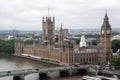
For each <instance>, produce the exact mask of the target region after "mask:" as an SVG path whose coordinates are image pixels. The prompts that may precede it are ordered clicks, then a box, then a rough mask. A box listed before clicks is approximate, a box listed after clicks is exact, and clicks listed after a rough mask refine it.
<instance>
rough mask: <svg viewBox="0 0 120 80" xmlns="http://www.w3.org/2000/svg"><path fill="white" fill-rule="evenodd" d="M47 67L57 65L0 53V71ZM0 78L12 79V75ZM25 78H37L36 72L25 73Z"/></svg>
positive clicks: (74, 79)
mask: <svg viewBox="0 0 120 80" xmlns="http://www.w3.org/2000/svg"><path fill="white" fill-rule="evenodd" d="M49 67H57V66H56V65H52V64H47V63H43V62H39V61H35V60H28V59H25V58H19V57H13V56H3V55H0V71H11V70H21V69H32V68H49ZM0 80H13V76H6V77H0ZM25 80H39V79H38V73H34V74H29V75H26V76H25ZM51 80H81V79H80V76H76V77H69V78H59V79H51Z"/></svg>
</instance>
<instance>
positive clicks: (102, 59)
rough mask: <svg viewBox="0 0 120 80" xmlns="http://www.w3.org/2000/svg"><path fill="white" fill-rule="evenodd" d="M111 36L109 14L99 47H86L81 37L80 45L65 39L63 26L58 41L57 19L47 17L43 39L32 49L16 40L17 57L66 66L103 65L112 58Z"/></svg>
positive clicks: (103, 27) (34, 43)
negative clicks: (23, 56)
mask: <svg viewBox="0 0 120 80" xmlns="http://www.w3.org/2000/svg"><path fill="white" fill-rule="evenodd" d="M111 36H112V28H111V25H110V24H109V18H108V16H107V13H105V17H104V19H103V24H102V26H101V31H100V43H99V45H97V46H86V42H85V38H84V36H82V37H81V41H80V45H78V44H76V42H75V41H71V40H67V39H65V38H64V33H63V27H62V24H61V26H60V30H59V33H58V38H57V39H56V38H55V17H50V16H47V17H46V18H44V17H43V18H42V38H41V39H40V40H34V41H33V45H32V47H31V46H26V45H25V44H24V41H23V40H15V55H17V56H22V54H27V55H32V56H37V57H41V59H43V60H48V61H51V62H54V63H57V64H60V65H64V66H69V65H74V64H83V63H88V64H103V63H107V62H108V61H109V60H110V59H111V57H112V49H111Z"/></svg>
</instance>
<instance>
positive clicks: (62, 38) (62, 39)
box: [58, 24, 64, 46]
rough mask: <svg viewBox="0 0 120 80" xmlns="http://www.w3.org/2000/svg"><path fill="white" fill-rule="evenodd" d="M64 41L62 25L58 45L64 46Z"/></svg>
mask: <svg viewBox="0 0 120 80" xmlns="http://www.w3.org/2000/svg"><path fill="white" fill-rule="evenodd" d="M63 41H64V33H63V28H62V24H61V26H60V31H59V38H58V45H59V46H60V45H62V44H63Z"/></svg>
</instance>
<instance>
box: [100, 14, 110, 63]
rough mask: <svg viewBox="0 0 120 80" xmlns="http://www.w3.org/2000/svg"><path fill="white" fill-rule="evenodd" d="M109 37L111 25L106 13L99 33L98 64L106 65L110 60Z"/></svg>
mask: <svg viewBox="0 0 120 80" xmlns="http://www.w3.org/2000/svg"><path fill="white" fill-rule="evenodd" d="M111 35H112V29H111V25H110V24H109V19H108V16H107V12H106V13H105V17H104V21H103V24H102V26H101V32H100V54H99V61H100V63H107V62H108V61H109V60H110V58H111V55H112V50H111Z"/></svg>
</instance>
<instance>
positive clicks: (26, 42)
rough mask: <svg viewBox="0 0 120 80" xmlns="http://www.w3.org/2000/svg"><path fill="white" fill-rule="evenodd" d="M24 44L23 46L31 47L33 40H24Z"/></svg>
mask: <svg viewBox="0 0 120 80" xmlns="http://www.w3.org/2000/svg"><path fill="white" fill-rule="evenodd" d="M24 43H25V44H29V45H32V44H33V40H26V41H25V42H24Z"/></svg>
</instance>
